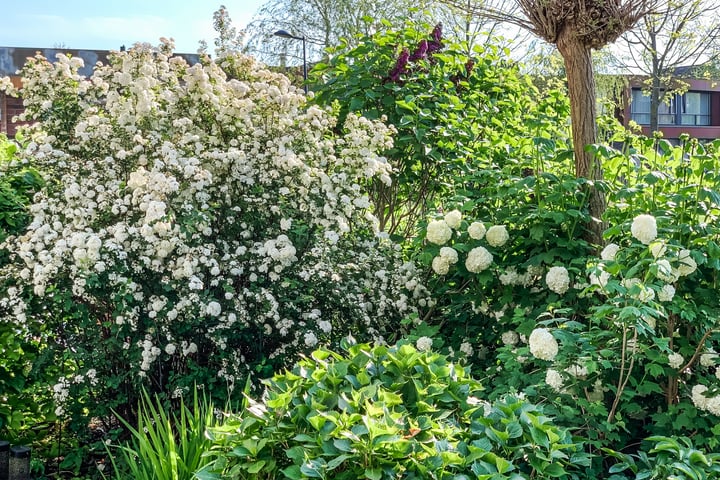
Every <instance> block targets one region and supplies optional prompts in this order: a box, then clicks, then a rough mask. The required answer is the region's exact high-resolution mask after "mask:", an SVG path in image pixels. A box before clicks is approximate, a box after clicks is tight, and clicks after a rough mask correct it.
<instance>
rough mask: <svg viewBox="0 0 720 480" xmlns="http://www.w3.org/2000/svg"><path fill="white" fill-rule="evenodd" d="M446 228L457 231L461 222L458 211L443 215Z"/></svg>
mask: <svg viewBox="0 0 720 480" xmlns="http://www.w3.org/2000/svg"><path fill="white" fill-rule="evenodd" d="M443 220H445V223H447V225H448V227H450V228H452V229H455V230H457V229H458V228H460V222H462V213H460V211H459V210H451V211H449V212H448V213H446V214H445V217H444V218H443Z"/></svg>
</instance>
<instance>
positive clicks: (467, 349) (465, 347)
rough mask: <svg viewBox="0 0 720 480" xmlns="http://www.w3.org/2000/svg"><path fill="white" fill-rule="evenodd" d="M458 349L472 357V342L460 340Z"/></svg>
mask: <svg viewBox="0 0 720 480" xmlns="http://www.w3.org/2000/svg"><path fill="white" fill-rule="evenodd" d="M460 351H461V352H462V353H464V354H465V356H466V357H472V354H473V352H474V350H473V347H472V344H471V343H470V342H468V341H465V342H462V343H461V344H460Z"/></svg>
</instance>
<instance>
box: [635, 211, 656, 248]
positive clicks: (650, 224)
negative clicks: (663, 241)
mask: <svg viewBox="0 0 720 480" xmlns="http://www.w3.org/2000/svg"><path fill="white" fill-rule="evenodd" d="M630 233H632V236H633V237H635V238H636V239H638V240H639V241H640V242H642V243H644V244H645V245H648V244H650V242H652V241H653V240H655V239H656V238H657V222H656V221H655V217H653V216H652V215H647V214H642V215H638V216H637V217H635V218H634V219H633V223H632V226H631V227H630Z"/></svg>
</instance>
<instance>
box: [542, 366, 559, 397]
mask: <svg viewBox="0 0 720 480" xmlns="http://www.w3.org/2000/svg"><path fill="white" fill-rule="evenodd" d="M545 383H547V384H548V386H549V387H550V388H552V389H553V390H555V391H556V392H562V391H563V378H562V375H560V372H558V371H557V370H554V369H552V368H548V370H547V372H546V373H545Z"/></svg>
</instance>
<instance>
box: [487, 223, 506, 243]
mask: <svg viewBox="0 0 720 480" xmlns="http://www.w3.org/2000/svg"><path fill="white" fill-rule="evenodd" d="M485 240H487V242H488V244H489V245H490V246H493V247H502V246H503V245H505V244H506V243H507V241H508V240H510V235H509V234H508V231H507V228H505V225H493V226H492V227H490V228H488V230H487V232H485Z"/></svg>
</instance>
